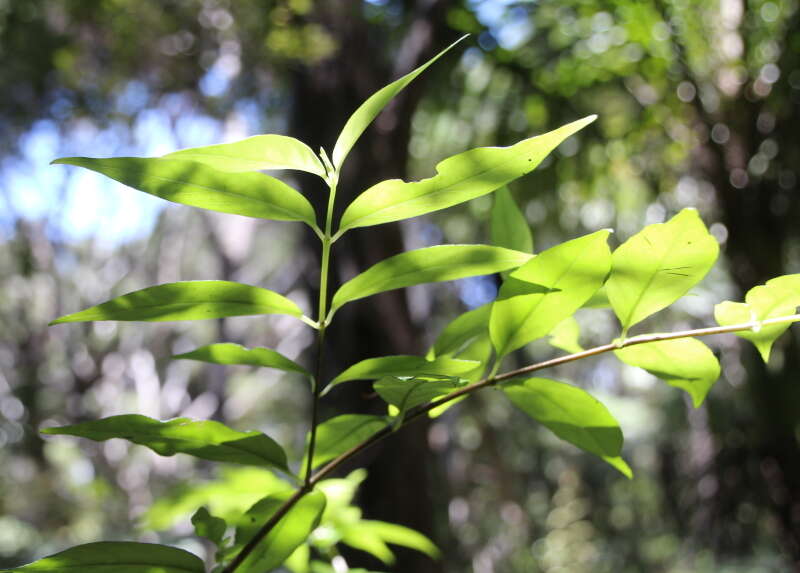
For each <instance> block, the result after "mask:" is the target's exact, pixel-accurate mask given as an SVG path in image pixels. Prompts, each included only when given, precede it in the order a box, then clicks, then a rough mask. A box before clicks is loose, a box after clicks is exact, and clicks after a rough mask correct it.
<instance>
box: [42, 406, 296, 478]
mask: <svg viewBox="0 0 800 573" xmlns="http://www.w3.org/2000/svg"><path fill="white" fill-rule="evenodd" d="M42 433H43V434H51V435H52V434H61V435H70V436H78V437H81V438H88V439H90V440H94V441H96V442H101V441H105V440H110V439H111V438H123V439H125V440H129V441H131V442H133V443H135V444H141V445H142V446H146V447H148V448H150V449H151V450H153V451H154V452H156V453H157V454H160V455H162V456H172V455H174V454H178V453H181V454H189V455H192V456H195V457H197V458H202V459H204V460H212V461H215V462H231V463H237V464H246V465H252V466H267V467H276V468H278V469H280V470H283V471H288V469H287V466H286V454H285V453H284V451H283V449H282V448H281V447H280V446H279V445H278V444H277V443H275V441H274V440H273V439H272V438H270V437H269V436H267V435H266V434H262V433H261V432H256V431H252V432H238V431H236V430H232V429H231V428H229V427H227V426H225V425H224V424H221V423H220V422H214V421H212V420H203V421H198V420H190V419H189V418H175V419H174V420H168V421H166V422H161V421H159V420H154V419H153V418H148V417H147V416H140V415H139V414H123V415H121V416H111V417H109V418H103V419H101V420H95V421H92V422H82V423H80V424H74V425H72V426H61V427H57V428H45V429H44V430H42Z"/></svg>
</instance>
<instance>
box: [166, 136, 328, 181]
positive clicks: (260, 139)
mask: <svg viewBox="0 0 800 573" xmlns="http://www.w3.org/2000/svg"><path fill="white" fill-rule="evenodd" d="M164 158H165V159H179V160H182V161H196V162H197V163H202V164H204V165H207V166H209V167H213V168H214V169H216V170H218V171H228V172H231V173H240V172H243V171H261V170H262V169H296V170H298V171H306V172H307V173H313V174H314V175H319V176H320V177H325V168H324V167H323V166H322V162H321V161H320V160H319V158H318V157H317V156H316V155H315V154H314V152H313V151H311V148H310V147H309V146H308V145H306V144H305V143H303V142H302V141H299V140H297V139H295V138H294V137H288V136H286V135H275V134H267V135H255V136H253V137H248V138H247V139H242V140H241V141H235V142H233V143H222V144H219V145H206V146H204V147H192V148H191V149H181V150H180V151H174V152H172V153H168V154H167V155H165V156H164Z"/></svg>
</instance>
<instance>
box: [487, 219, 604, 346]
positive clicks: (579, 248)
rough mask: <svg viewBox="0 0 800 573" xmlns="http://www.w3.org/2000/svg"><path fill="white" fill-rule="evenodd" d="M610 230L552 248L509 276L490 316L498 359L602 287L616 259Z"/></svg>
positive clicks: (543, 332)
mask: <svg viewBox="0 0 800 573" xmlns="http://www.w3.org/2000/svg"><path fill="white" fill-rule="evenodd" d="M609 233H610V231H608V230H602V231H597V232H596V233H592V234H590V235H585V236H583V237H580V238H578V239H573V240H571V241H567V242H566V243H562V244H560V245H557V246H555V247H552V248H550V249H548V250H546V251H544V252H542V253H540V254H539V255H538V256H536V257H535V258H534V259H532V260H531V261H529V262H528V263H526V264H525V265H524V266H522V267H520V268H519V269H517V270H516V271H514V272H513V273H511V274H510V275H509V276H508V278H507V279H506V280H505V281H504V282H503V286H502V287H500V293H499V294H498V296H497V300H496V301H495V303H494V305H493V306H492V315H491V319H490V321H489V332H490V334H491V337H492V343H493V344H494V347H495V350H496V351H497V356H498V358H502V357H503V356H505V355H506V354H508V353H509V352H512V351H513V350H516V349H517V348H520V347H522V346H525V345H526V344H528V343H529V342H532V341H534V340H536V339H538V338H541V337H542V336H545V335H547V334H548V333H549V332H550V331H551V330H553V328H555V327H556V325H558V323H560V322H561V321H562V320H564V319H565V318H567V317H568V316H571V315H572V314H573V313H574V312H575V311H576V310H578V309H579V308H580V307H581V306H583V304H584V303H585V302H586V301H587V300H589V297H591V296H592V295H593V294H594V293H595V292H596V291H597V289H599V288H600V286H601V285H602V284H603V281H604V280H605V278H606V276H607V275H608V270H609V267H610V264H611V253H610V251H609V248H608V243H607V239H608V235H609Z"/></svg>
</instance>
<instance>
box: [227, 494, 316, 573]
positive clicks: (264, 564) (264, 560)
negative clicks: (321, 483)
mask: <svg viewBox="0 0 800 573" xmlns="http://www.w3.org/2000/svg"><path fill="white" fill-rule="evenodd" d="M290 496H291V494H290V493H285V494H272V495H269V496H267V497H265V498H264V499H262V500H261V501H259V502H258V503H256V504H255V505H254V506H253V507H251V508H250V509H249V510H248V511H247V513H245V515H244V516H243V519H242V523H241V524H240V525H239V527H237V528H236V544H235V546H234V550H233V551H232V552H231V554H233V553H236V552H238V551H239V550H240V549H241V547H243V546H244V545H245V544H246V543H247V542H248V541H250V539H252V538H253V536H254V535H255V534H256V532H257V531H258V530H259V529H261V526H262V525H264V523H266V521H267V520H268V519H269V518H270V517H271V516H272V515H273V514H274V513H275V512H276V511H277V510H278V508H280V507H281V506H282V505H283V503H284V502H285V501H286V500H287V499H288V498H289V497H290ZM324 510H325V495H324V494H323V493H322V492H321V491H319V490H314V491H311V492H309V493H307V494H306V495H305V496H303V497H302V498H301V499H300V501H298V502H297V504H295V506H294V507H293V508H292V509H290V510H289V512H288V513H287V514H286V515H285V516H284V517H283V518H282V519H281V520H280V521H278V523H277V525H275V527H273V528H272V530H271V531H270V532H269V533H268V534H267V535H266V537H264V539H263V540H262V541H261V543H259V544H258V545H257V546H256V548H255V549H254V550H253V552H252V553H250V555H248V556H247V557H246V558H245V560H244V561H243V562H242V565H241V567H240V568H239V570H240V571H242V573H256V572H258V573H261V572H265V571H272V570H273V569H275V568H277V567H278V566H279V565H281V564H282V563H283V562H284V561H285V560H286V559H288V558H289V556H290V555H291V554H292V553H293V552H294V550H295V549H297V547H298V546H299V545H300V544H301V543H303V542H304V541H305V540H306V539H308V536H309V535H311V532H312V531H313V530H314V528H315V527H316V526H317V524H318V523H319V518H320V516H321V515H322V512H323V511H324Z"/></svg>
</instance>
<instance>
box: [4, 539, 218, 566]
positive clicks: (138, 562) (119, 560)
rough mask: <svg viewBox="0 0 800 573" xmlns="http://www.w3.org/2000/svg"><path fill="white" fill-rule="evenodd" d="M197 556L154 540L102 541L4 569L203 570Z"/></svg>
mask: <svg viewBox="0 0 800 573" xmlns="http://www.w3.org/2000/svg"><path fill="white" fill-rule="evenodd" d="M205 570H206V568H205V565H203V562H202V561H201V560H200V558H199V557H197V556H196V555H193V554H191V553H189V552H188V551H184V550H183V549H177V548H175V547H167V546H166V545H155V544H153V543H133V542H127V541H101V542H99V543H88V544H86V545H78V546H77V547H72V548H70V549H67V550H66V551H62V552H60V553H56V554H55V555H51V556H49V557H45V558H44V559H39V560H38V561H34V562H33V563H30V564H28V565H23V566H22V567H16V568H14V569H4V570H3V571H4V572H10V571H19V572H20V573H40V572H41V573H46V572H52V573H65V572H66V571H75V572H76V573H77V572H80V573H205Z"/></svg>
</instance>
